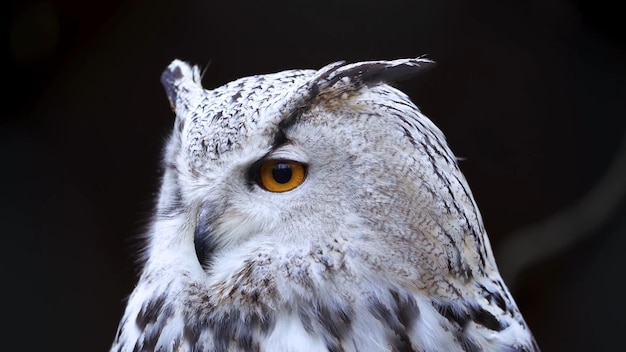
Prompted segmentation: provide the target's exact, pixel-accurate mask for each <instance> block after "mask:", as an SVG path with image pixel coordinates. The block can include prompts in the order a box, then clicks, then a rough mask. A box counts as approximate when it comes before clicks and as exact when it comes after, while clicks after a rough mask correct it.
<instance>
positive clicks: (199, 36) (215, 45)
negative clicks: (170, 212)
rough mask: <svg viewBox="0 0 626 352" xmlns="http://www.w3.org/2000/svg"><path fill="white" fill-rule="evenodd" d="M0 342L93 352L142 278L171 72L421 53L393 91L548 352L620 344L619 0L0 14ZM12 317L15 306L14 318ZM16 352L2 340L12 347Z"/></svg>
mask: <svg viewBox="0 0 626 352" xmlns="http://www.w3.org/2000/svg"><path fill="white" fill-rule="evenodd" d="M2 6H3V7H4V10H3V11H2V16H3V24H4V26H3V29H4V31H3V34H4V37H3V39H4V46H3V48H4V51H3V54H4V55H3V65H2V76H1V77H2V86H3V90H2V94H1V96H2V105H1V107H2V108H1V117H2V124H1V128H0V143H1V144H0V145H1V148H0V153H1V156H2V160H3V167H2V173H1V175H2V176H1V177H2V178H1V179H0V180H1V184H2V187H1V188H0V190H1V192H2V193H1V199H2V203H1V208H0V221H1V225H2V234H1V238H2V239H1V241H2V242H1V243H2V246H1V249H2V251H3V252H4V255H2V279H3V281H4V282H5V284H4V285H3V287H4V289H3V291H4V293H5V295H4V296H3V297H6V298H4V300H5V303H7V304H6V306H4V309H3V310H4V314H3V318H4V319H3V320H4V322H5V325H7V324H8V325H9V326H10V328H9V329H8V330H7V329H3V334H7V335H6V337H5V338H6V339H7V340H5V341H12V342H11V343H13V345H14V346H19V350H40V349H44V348H46V349H49V350H50V349H51V350H65V351H104V350H107V348H108V347H109V345H110V343H111V341H112V340H113V337H114V334H115V329H116V326H117V322H118V320H119V318H120V317H121V315H122V311H123V308H124V299H125V297H126V296H127V295H128V294H129V293H130V291H131V290H132V288H133V285H134V282H135V280H136V274H137V273H136V266H135V258H136V257H135V251H136V249H137V248H138V246H139V245H140V243H139V242H138V240H137V236H138V235H139V234H141V233H142V231H143V229H144V227H145V225H146V223H147V221H148V219H149V216H150V214H151V211H152V204H153V201H154V197H155V193H156V191H157V189H158V183H157V182H158V177H159V165H158V163H159V160H160V152H161V147H162V143H163V141H164V139H165V137H166V136H167V134H168V133H169V130H170V128H171V126H172V122H173V114H172V112H171V110H170V107H169V105H168V102H167V99H166V96H165V93H164V91H163V88H162V87H161V84H160V82H159V76H160V74H161V72H162V71H163V69H164V68H165V67H166V66H167V65H168V63H169V62H170V61H171V60H172V59H174V58H180V59H183V60H186V61H190V62H192V63H196V64H199V65H201V66H203V67H206V66H207V65H208V64H209V63H210V65H209V67H208V70H207V71H206V73H205V75H204V78H203V83H204V85H205V87H207V88H212V87H216V86H219V85H221V84H223V83H226V82H228V81H230V80H232V79H235V78H238V77H241V76H244V75H250V74H257V73H269V72H274V71H279V70H283V69H289V68H319V67H321V66H323V65H325V64H327V63H330V62H333V61H337V60H347V61H355V60H369V59H393V58H398V57H415V56H419V55H423V54H426V55H428V57H429V58H431V59H433V60H435V61H437V62H438V64H437V65H436V66H435V67H434V68H433V69H431V70H429V71H427V72H426V73H424V74H423V75H422V76H421V77H417V78H415V79H412V80H410V81H404V82H401V83H400V84H399V86H400V87H401V88H402V89H403V90H405V91H406V92H407V93H408V94H409V95H410V96H411V97H412V98H413V100H414V101H415V102H416V104H417V105H418V106H420V107H421V109H422V110H423V112H424V113H426V114H427V115H428V116H429V117H431V119H432V120H433V121H434V122H435V123H436V124H437V125H438V126H440V127H441V128H442V130H443V131H444V133H445V134H446V135H447V137H448V141H449V143H450V144H451V146H452V148H453V150H454V151H455V152H456V153H457V155H459V156H461V157H463V158H465V159H464V161H462V162H461V167H462V169H463V170H464V172H465V173H466V176H467V178H468V180H469V183H470V185H471V187H472V189H473V191H474V193H475V196H476V200H477V202H478V205H479V207H480V208H481V210H482V213H483V216H484V220H485V225H486V227H487V230H488V232H489V234H490V237H491V242H492V245H493V248H494V252H495V254H496V258H497V261H498V263H499V264H500V267H501V270H502V272H503V275H504V276H505V278H506V279H507V282H509V284H510V286H511V288H512V290H513V293H514V295H515V296H516V297H517V301H518V304H519V306H520V308H521V310H522V312H523V313H524V315H525V317H526V320H527V322H528V323H529V325H530V326H531V328H532V330H533V331H534V333H535V335H536V338H537V340H538V342H539V344H540V345H541V346H542V347H543V350H544V351H586V350H594V351H601V350H609V349H610V347H611V346H614V345H617V346H619V345H622V344H623V343H622V338H623V336H621V335H622V334H623V333H622V331H623V330H624V328H625V323H624V319H623V316H624V313H626V309H625V303H624V302H625V300H624V299H623V294H622V293H620V292H621V291H620V290H619V289H618V285H619V284H620V283H621V281H622V280H623V279H624V264H623V262H622V258H623V256H624V255H623V254H622V253H623V248H625V244H626V243H625V242H626V241H625V236H624V235H626V219H625V216H624V215H625V214H626V211H625V210H626V197H624V194H625V193H626V192H625V191H624V188H625V186H626V172H625V170H624V169H625V167H626V157H625V154H626V147H625V144H624V140H625V133H626V115H625V113H626V61H625V58H626V55H625V54H626V52H625V49H626V46H625V40H624V39H625V36H624V29H625V28H624V27H625V26H624V25H623V23H624V20H623V11H621V10H619V9H618V6H619V2H611V1H608V0H607V1H590V0H589V1H583V0H581V1H574V0H570V1H567V0H527V1H521V0H519V1H495V0H494V1H486V0H475V1H460V0H441V1H419V0H414V1H400V0H386V1H373V0H362V1H355V0H346V1H336V2H331V1H326V0H317V1H299V2H295V1H286V0H285V1H254V2H253V1H248V2H241V1H234V0H233V1H221V2H215V1H208V0H205V1H197V0H191V1H184V2H183V1H179V2H177V1H173V0H157V1H145V0H143V1H142V0H126V1H124V0H108V1H91V2H88V1H72V0H50V1H17V0H9V1H5V2H3V5H2ZM7 313H8V314H7ZM11 343H7V345H11Z"/></svg>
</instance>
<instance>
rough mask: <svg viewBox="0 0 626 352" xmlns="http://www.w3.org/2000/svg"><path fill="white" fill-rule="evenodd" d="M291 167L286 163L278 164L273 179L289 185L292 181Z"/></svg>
mask: <svg viewBox="0 0 626 352" xmlns="http://www.w3.org/2000/svg"><path fill="white" fill-rule="evenodd" d="M291 176H292V172H291V165H289V164H286V163H278V164H276V165H274V167H273V168H272V177H274V181H276V182H278V183H287V182H289V180H291Z"/></svg>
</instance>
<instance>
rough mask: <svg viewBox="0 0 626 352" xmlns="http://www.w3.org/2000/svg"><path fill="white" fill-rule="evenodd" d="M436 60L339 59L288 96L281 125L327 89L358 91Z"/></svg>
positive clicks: (414, 71) (406, 75) (408, 74)
mask: <svg viewBox="0 0 626 352" xmlns="http://www.w3.org/2000/svg"><path fill="white" fill-rule="evenodd" d="M434 63H435V62H434V61H432V60H429V59H426V58H424V57H418V58H412V59H398V60H392V61H362V62H356V63H352V64H346V63H345V62H344V61H338V62H334V63H332V64H330V65H327V66H324V67H322V68H321V69H320V70H318V71H317V72H316V74H315V75H314V76H313V77H312V78H311V79H310V80H309V81H308V82H307V83H306V84H304V85H302V86H300V87H299V88H298V89H296V90H295V91H294V92H293V94H292V95H291V97H290V98H289V99H287V101H288V103H287V104H285V106H284V107H283V108H282V111H283V116H285V118H284V119H283V121H281V123H280V127H283V128H284V127H286V126H289V125H291V124H292V123H294V122H295V121H296V120H297V119H298V118H299V116H300V115H302V113H303V112H304V111H306V110H307V109H309V108H310V107H311V106H312V105H313V104H314V102H315V100H316V99H317V98H318V97H319V96H320V95H321V94H323V93H325V92H328V91H330V90H332V91H334V93H335V94H334V95H337V96H338V95H340V93H344V92H354V91H358V90H359V89H361V88H363V87H364V86H372V85H376V84H380V83H391V82H393V81H398V80H401V79H407V78H410V77H411V76H414V75H416V74H418V73H420V72H422V71H424V70H425V69H427V68H430V67H432V66H433V64H434Z"/></svg>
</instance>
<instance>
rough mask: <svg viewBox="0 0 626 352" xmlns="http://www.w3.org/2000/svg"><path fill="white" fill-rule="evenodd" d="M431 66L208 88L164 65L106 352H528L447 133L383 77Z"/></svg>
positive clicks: (324, 72) (342, 67) (530, 343)
mask: <svg viewBox="0 0 626 352" xmlns="http://www.w3.org/2000/svg"><path fill="white" fill-rule="evenodd" d="M429 64H430V61H429V60H426V59H422V58H417V59H401V60H394V61H371V62H359V63H354V64H345V63H343V62H339V63H334V64H331V65H328V66H326V67H324V68H322V69H320V70H319V71H314V70H291V71H284V72H280V73H275V74H267V75H259V76H253V77H247V78H242V79H239V80H236V81H234V82H231V83H228V84H226V85H224V86H222V87H219V88H217V89H213V90H206V89H204V88H203V87H202V86H201V83H200V73H199V69H198V68H197V67H195V66H194V67H192V66H190V65H188V64H187V63H185V62H182V61H179V60H175V61H173V62H172V63H171V64H170V65H169V67H168V68H167V69H166V70H165V72H164V73H163V75H162V82H163V84H164V86H165V89H166V93H167V96H168V98H169V100H170V103H171V105H172V108H173V109H174V111H175V113H176V120H175V123H174V128H173V132H172V134H171V137H170V138H169V141H168V143H167V147H166V150H165V154H164V161H163V165H164V169H165V171H164V174H163V179H162V188H161V192H160V195H159V200H158V204H157V206H156V210H155V216H154V219H153V220H154V221H153V223H152V226H151V228H150V229H149V231H148V233H147V237H146V240H147V245H146V248H145V253H144V258H145V262H144V263H143V270H142V273H141V277H140V278H139V282H138V283H137V286H136V288H135V290H134V291H133V293H132V294H131V296H130V297H129V300H128V305H127V308H126V311H125V313H124V316H123V318H122V320H121V322H120V324H119V328H118V331H117V334H116V336H115V341H114V342H113V345H112V347H111V351H164V352H165V351H220V352H221V351H363V352H367V351H424V352H426V351H468V352H473V351H538V350H539V348H538V347H537V345H536V343H535V341H534V339H533V336H532V334H531V332H530V331H529V329H528V327H527V325H526V323H525V322H524V319H523V317H522V315H521V314H520V312H519V310H518V308H517V306H516V304H515V301H514V300H513V298H512V297H511V295H510V293H509V291H508V289H507V287H506V285H505V284H504V282H503V280H502V278H501V277H500V274H499V273H498V269H497V267H496V263H495V261H494V258H493V254H492V251H491V247H490V244H489V239H488V238H487V234H486V232H485V228H484V226H483V223H482V219H481V215H480V213H479V210H478V208H477V206H476V203H475V202H474V199H473V196H472V193H471V191H470V188H469V186H468V184H467V182H466V180H465V178H464V176H463V175H462V173H461V171H460V170H459V167H458V166H457V162H456V158H455V156H454V155H453V153H452V152H451V150H450V149H449V147H448V146H447V144H446V141H445V138H444V136H443V134H442V132H441V131H440V130H439V129H438V128H437V127H436V126H435V125H434V124H433V123H432V122H431V121H430V120H429V119H428V118H426V117H425V116H424V115H422V114H421V113H420V111H419V109H418V108H417V107H416V106H415V105H414V104H413V103H412V102H411V101H410V99H409V98H408V97H407V96H406V95H405V94H403V93H402V92H400V91H398V90H397V89H395V88H393V87H391V86H390V85H389V84H388V83H390V82H393V81H394V80H398V79H403V78H406V77H409V76H411V75H413V74H415V73H417V72H419V71H420V70H421V69H422V68H423V67H425V66H428V65H429ZM266 165H270V166H269V167H270V169H269V170H270V173H269V174H266V173H264V171H263V170H265V169H264V168H265V167H266ZM272 165H273V166H272ZM297 169H300V170H304V171H303V172H304V173H303V175H304V178H303V179H302V180H296V181H294V179H296V178H295V176H294V175H296V174H297ZM266 175H270V177H271V178H272V179H273V181H271V182H278V183H280V185H281V187H283V185H291V182H294V187H289V189H287V190H285V189H281V190H280V191H276V190H275V189H272V188H271V187H270V186H268V184H267V183H266ZM268 182H269V181H268Z"/></svg>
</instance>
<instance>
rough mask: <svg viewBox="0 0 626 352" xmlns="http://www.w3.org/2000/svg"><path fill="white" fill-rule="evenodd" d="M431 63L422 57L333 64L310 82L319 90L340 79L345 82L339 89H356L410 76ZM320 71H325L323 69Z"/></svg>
mask: <svg viewBox="0 0 626 352" xmlns="http://www.w3.org/2000/svg"><path fill="white" fill-rule="evenodd" d="M433 64H434V61H432V60H429V59H426V58H422V57H418V58H413V59H399V60H393V61H363V62H357V63H353V64H347V65H341V66H339V67H337V66H333V68H334V70H332V71H330V72H329V74H327V75H323V76H319V77H318V78H317V79H314V80H312V81H311V84H315V85H317V86H318V88H319V90H320V91H321V90H324V89H325V88H328V87H331V86H333V85H335V84H337V83H338V82H340V81H341V82H345V83H344V84H343V85H342V87H341V89H345V90H358V89H360V88H361V87H363V86H364V85H375V84H378V83H387V82H394V81H398V80H401V79H407V78H410V77H412V76H414V75H416V74H418V73H420V72H422V71H424V69H427V68H430V67H432V66H433ZM320 71H325V69H322V70H320ZM344 78H345V80H343V79H344Z"/></svg>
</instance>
